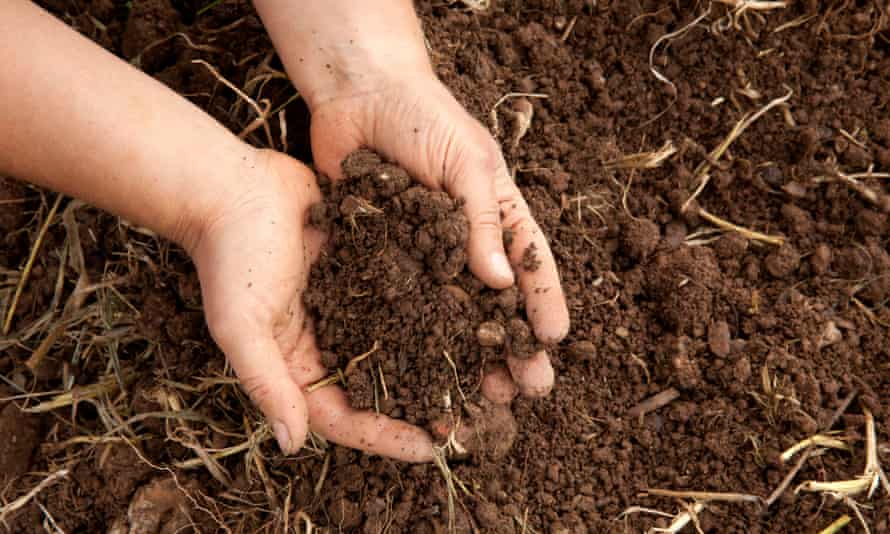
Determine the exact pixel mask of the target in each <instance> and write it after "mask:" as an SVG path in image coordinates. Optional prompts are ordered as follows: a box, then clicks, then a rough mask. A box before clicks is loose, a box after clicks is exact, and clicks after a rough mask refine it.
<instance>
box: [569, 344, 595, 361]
mask: <svg viewBox="0 0 890 534" xmlns="http://www.w3.org/2000/svg"><path fill="white" fill-rule="evenodd" d="M568 352H569V354H571V355H572V356H573V357H575V358H578V359H579V360H581V361H590V360H592V359H594V358H595V357H596V345H594V344H593V342H591V341H587V340H581V341H576V342H574V343H572V344H571V345H569V347H568Z"/></svg>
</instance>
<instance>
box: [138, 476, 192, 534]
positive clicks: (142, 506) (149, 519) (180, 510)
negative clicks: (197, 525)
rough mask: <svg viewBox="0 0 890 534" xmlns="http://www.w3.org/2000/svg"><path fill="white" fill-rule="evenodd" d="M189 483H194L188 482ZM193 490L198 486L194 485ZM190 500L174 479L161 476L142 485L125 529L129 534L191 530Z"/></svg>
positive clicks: (166, 533) (156, 533)
mask: <svg viewBox="0 0 890 534" xmlns="http://www.w3.org/2000/svg"><path fill="white" fill-rule="evenodd" d="M186 486H192V485H191V484H186ZM189 489H192V490H193V489H194V488H193V487H191V488H189ZM190 508H191V505H190V502H189V500H188V498H187V497H186V495H185V494H184V493H183V491H182V490H180V489H179V486H177V483H176V481H175V480H174V479H173V478H159V479H155V480H154V481H152V482H150V483H149V484H146V485H145V486H143V487H141V488H139V491H137V492H136V494H135V495H134V496H133V500H132V501H130V507H129V510H128V512H127V518H126V520H125V522H124V521H122V522H121V526H122V527H124V525H126V526H125V527H124V528H123V529H122V530H121V532H129V534H168V533H170V534H172V533H174V532H181V531H182V530H183V529H187V528H188V527H189V526H190V525H191V524H192V523H190V520H189V514H190Z"/></svg>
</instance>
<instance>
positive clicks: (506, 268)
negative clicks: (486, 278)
mask: <svg viewBox="0 0 890 534" xmlns="http://www.w3.org/2000/svg"><path fill="white" fill-rule="evenodd" d="M491 267H492V269H493V270H494V272H495V274H497V275H498V276H500V277H501V278H505V279H506V278H509V279H510V280H512V279H513V268H512V267H511V266H510V262H509V261H508V260H507V256H504V254H503V253H501V252H495V253H493V254H492V255H491Z"/></svg>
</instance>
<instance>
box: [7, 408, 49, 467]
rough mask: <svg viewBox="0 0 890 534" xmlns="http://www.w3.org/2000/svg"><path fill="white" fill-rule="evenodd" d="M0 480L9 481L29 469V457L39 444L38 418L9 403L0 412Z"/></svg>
mask: <svg viewBox="0 0 890 534" xmlns="http://www.w3.org/2000/svg"><path fill="white" fill-rule="evenodd" d="M0 436H3V438H2V439H0V480H6V481H9V480H11V479H13V478H16V477H19V476H21V475H24V474H25V473H27V472H28V471H29V470H30V469H31V456H32V455H33V454H34V451H35V449H36V448H37V446H38V445H39V444H40V418H39V417H37V416H34V415H29V414H26V413H24V412H22V411H21V410H19V407H18V406H16V404H15V403H13V402H10V403H9V404H7V405H6V406H4V407H3V409H2V410H0Z"/></svg>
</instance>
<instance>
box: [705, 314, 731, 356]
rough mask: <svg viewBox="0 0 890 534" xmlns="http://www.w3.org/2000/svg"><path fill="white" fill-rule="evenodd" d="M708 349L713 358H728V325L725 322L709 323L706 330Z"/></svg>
mask: <svg viewBox="0 0 890 534" xmlns="http://www.w3.org/2000/svg"><path fill="white" fill-rule="evenodd" d="M708 347H709V348H710V349H711V352H712V353H713V354H714V355H715V356H719V357H721V358H725V357H727V356H729V351H730V337H729V324H728V323H727V322H726V321H717V322H714V323H711V326H710V328H708Z"/></svg>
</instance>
